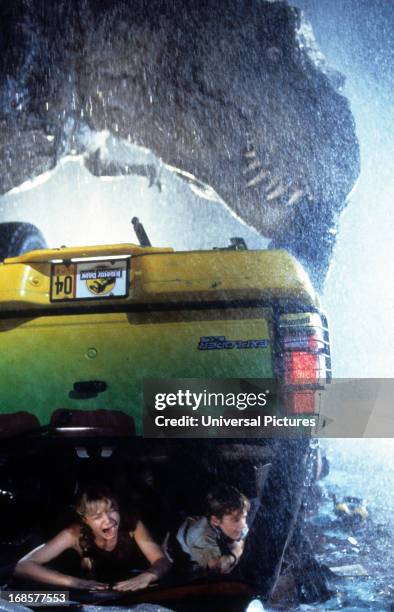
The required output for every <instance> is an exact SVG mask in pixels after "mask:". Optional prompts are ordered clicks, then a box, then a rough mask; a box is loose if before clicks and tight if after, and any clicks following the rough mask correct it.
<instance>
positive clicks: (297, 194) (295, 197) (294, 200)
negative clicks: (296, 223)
mask: <svg viewBox="0 0 394 612" xmlns="http://www.w3.org/2000/svg"><path fill="white" fill-rule="evenodd" d="M303 195H304V192H303V191H301V190H300V189H297V191H295V192H294V193H293V195H292V196H291V197H290V198H289V199H288V201H287V203H288V204H296V203H297V202H298V201H299V200H300V199H301V198H302V196H303Z"/></svg>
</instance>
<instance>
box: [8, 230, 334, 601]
mask: <svg viewBox="0 0 394 612" xmlns="http://www.w3.org/2000/svg"><path fill="white" fill-rule="evenodd" d="M0 346H1V349H0V350H1V364H2V367H1V370H0V433H1V448H2V449H3V456H4V457H6V461H5V464H4V465H6V466H7V472H6V474H7V476H5V472H4V473H3V474H2V478H3V483H2V485H1V486H2V489H4V490H10V492H11V493H10V495H11V497H10V498H9V499H8V502H7V503H8V504H9V505H8V506H7V512H8V513H9V514H8V516H9V521H10V522H11V523H12V521H14V520H15V518H14V517H15V516H18V509H17V508H19V506H18V503H21V502H20V500H23V507H25V504H26V503H27V501H26V500H29V499H37V498H39V499H40V504H39V505H40V513H41V514H40V516H42V515H44V516H45V515H46V513H47V516H48V525H49V523H50V517H52V516H53V514H54V508H55V509H58V508H60V507H62V506H64V504H66V503H67V501H68V503H69V499H70V496H71V494H72V491H74V490H75V487H76V484H77V483H78V482H80V481H81V479H85V480H86V479H88V478H89V477H90V476H91V475H92V474H94V475H95V477H97V474H99V475H100V477H102V478H103V479H104V480H105V479H107V480H111V479H112V480H113V479H114V477H115V476H114V475H116V481H117V482H118V483H121V484H120V485H119V486H123V487H126V488H128V487H135V488H136V489H138V490H139V491H142V493H141V495H142V497H143V498H144V499H148V500H149V504H148V505H149V507H150V510H148V511H147V513H148V515H149V514H150V515H152V509H153V508H155V509H156V510H157V513H158V515H159V517H160V518H159V519H156V522H155V519H152V516H151V517H150V518H151V523H153V528H152V529H153V531H155V530H156V532H157V533H160V534H161V535H162V532H163V531H164V530H165V528H168V525H170V526H171V525H173V526H174V525H175V524H176V521H177V519H179V516H184V515H185V514H187V513H189V512H196V508H198V507H199V504H201V499H202V498H203V495H204V493H205V492H206V490H207V488H209V486H210V485H211V484H212V483H214V482H217V481H218V479H219V480H223V479H225V480H226V481H229V482H230V483H232V484H235V485H236V486H238V487H239V488H240V489H242V490H243V491H244V492H245V493H246V494H247V495H248V496H249V497H251V498H254V499H257V500H258V503H259V504H260V507H261V508H263V509H264V513H263V514H264V517H265V518H264V521H263V524H261V525H260V527H256V528H255V533H256V535H255V537H254V541H253V546H254V548H255V563H253V566H252V567H251V569H250V572H249V574H248V572H246V575H245V578H244V580H243V581H241V582H242V584H241V583H239V584H238V587H237V586H236V587H234V588H235V591H231V589H230V591H231V593H232V594H231V597H232V598H233V597H235V595H234V592H235V593H238V595H237V596H239V597H241V599H242V598H243V597H246V595H247V596H249V595H250V594H251V593H257V594H267V593H268V592H269V591H271V590H272V588H273V586H274V583H275V581H276V579H277V577H278V575H279V570H280V564H281V561H282V559H283V552H284V550H285V548H286V546H287V544H288V542H289V541H290V539H291V532H292V530H293V528H294V524H295V517H296V515H297V512H298V508H299V506H300V503H301V494H300V491H302V488H303V483H304V480H305V474H306V459H307V457H308V455H309V454H310V447H309V441H308V439H307V437H302V436H301V438H299V439H295V440H292V439H285V440H284V439H277V437H275V435H274V434H272V432H271V433H270V435H269V436H267V437H265V436H264V433H262V432H260V433H259V435H254V436H252V437H247V436H246V437H239V436H238V437H237V436H236V435H234V436H231V435H227V436H226V437H224V438H223V439H220V438H219V437H218V438H209V436H207V437H206V439H203V440H200V439H199V440H195V439H184V438H182V439H173V438H172V439H171V438H170V437H165V436H164V437H163V436H162V437H161V438H160V437H158V439H150V438H147V437H146V436H144V418H143V417H144V393H143V391H144V381H146V380H152V379H155V380H169V379H170V380H171V379H177V380H180V379H182V380H185V379H186V380H190V379H193V380H194V381H195V380H196V379H204V380H207V379H221V380H222V379H225V380H228V379H231V380H232V379H237V380H243V381H250V380H251V379H253V380H255V379H262V380H265V381H267V380H271V381H274V382H275V383H276V384H277V386H276V392H275V398H274V400H273V402H272V405H271V408H272V414H275V415H276V416H277V417H278V418H281V417H283V416H284V415H290V416H292V417H295V416H296V417H298V416H301V417H302V416H305V415H307V416H308V415H309V416H310V415H314V414H315V413H316V411H317V409H318V399H319V393H320V389H321V387H322V382H326V381H327V380H328V379H329V376H330V355H329V341H328V330H327V325H326V320H325V317H324V315H323V314H322V313H321V312H320V309H319V302H318V298H317V296H316V294H315V292H314V290H313V287H312V286H311V284H310V281H309V279H308V277H307V275H306V273H305V271H304V270H303V269H302V267H301V266H300V264H299V263H298V262H297V261H296V260H295V259H294V258H293V257H291V256H290V255H289V254H288V253H287V252H285V251H269V250H267V251H248V250H246V249H245V248H244V245H243V244H242V243H240V242H239V241H236V240H233V243H232V245H231V246H230V247H229V248H226V249H215V250H212V251H193V252H176V251H174V250H173V249H171V248H153V247H151V246H147V245H146V246H141V245H135V244H118V245H108V246H96V247H81V248H74V247H73V248H66V247H62V248H59V249H39V250H35V251H30V252H27V253H23V254H20V255H17V256H14V257H9V258H6V259H4V261H3V263H2V264H0ZM218 410H220V409H218ZM309 433H310V432H309ZM27 441H28V443H27ZM27 473H28V474H29V475H30V476H29V477H28V478H27V476H26V474H27ZM223 474H224V475H225V476H223ZM191 475H192V478H193V487H192V488H191V487H190V477H191ZM4 479H5V480H6V481H7V482H5V480H4ZM26 480H28V481H29V485H28V486H27V485H26ZM22 481H23V483H24V484H23V486H22V485H21V482H22ZM37 482H39V489H40V492H39V495H38V493H37V488H36V487H37V486H38V485H37ZM125 483H127V484H125ZM278 483H280V486H279V487H278ZM7 487H8V488H7ZM283 491H286V494H285V497H283ZM18 495H19V497H18ZM284 500H285V501H284ZM49 508H50V510H49ZM174 509H176V511H175V510H174ZM271 520H275V521H276V527H275V529H273V530H271V531H270V530H269V529H268V528H267V526H268V525H269V524H270V521H271ZM9 521H5V524H7V525H8V526H9V524H10V522H9ZM147 522H148V524H149V517H148V520H147ZM15 529H16V528H15ZM31 529H33V527H31ZM17 531H18V530H17ZM18 533H19V531H18ZM19 535H20V534H19ZM0 536H1V534H0ZM16 539H17V538H16V536H15V541H16ZM245 584H247V590H246V591H245V588H246V587H245ZM195 586H196V585H195ZM196 588H197V587H196ZM214 588H216V587H214V586H212V589H214ZM228 588H229V587H228ZM179 589H180V587H179V585H178V586H177V589H176V595H175V596H174V595H173V594H172V595H171V593H170V591H171V589H170V591H168V590H167V591H166V595H165V596H164V595H163V596H160V592H159V594H158V595H157V596H155V597H156V599H155V598H153V599H151V600H152V601H160V602H164V601H171V600H172V597H173V596H174V597H175V598H176V599H179V598H181V597H182V594H180V593H181V590H179ZM237 589H238V591H237ZM208 591H209V589H208ZM230 591H223V592H222V594H223V593H225V594H226V593H227V594H228V593H230ZM204 592H205V591H204ZM212 592H213V591H212V590H211V591H209V592H208V595H209V593H210V595H209V597H210V598H211V599H212ZM187 593H189V595H190V592H187ZM187 593H186V595H185V597H186V596H189V595H187ZM196 593H197V591H196ZM196 593H195V595H196V596H197V595H198V593H197V594H196ZM200 594H201V593H200ZM205 595H207V593H205ZM201 596H202V595H201ZM160 597H161V598H160ZM215 597H216V596H215ZM148 600H149V599H148ZM148 600H146V599H144V601H148ZM215 601H216V604H215V606H216V608H215V609H217V610H219V609H221V608H220V605H219V604H218V603H217V600H216V599H215ZM226 601H227V604H226V605H227V606H228V599H227V600H226ZM204 605H205V604H204ZM223 605H224V604H223ZM226 605H224V609H230V608H228V607H226ZM182 609H185V610H186V609H187V608H186V607H184V608H182ZM207 609H208V608H207ZM239 609H241V608H239Z"/></svg>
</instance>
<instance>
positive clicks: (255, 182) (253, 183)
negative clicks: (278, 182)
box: [246, 168, 270, 187]
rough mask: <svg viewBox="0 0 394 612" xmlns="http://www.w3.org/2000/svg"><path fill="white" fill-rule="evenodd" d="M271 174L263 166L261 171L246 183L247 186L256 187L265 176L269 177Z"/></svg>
mask: <svg viewBox="0 0 394 612" xmlns="http://www.w3.org/2000/svg"><path fill="white" fill-rule="evenodd" d="M269 175H270V173H269V171H268V170H264V168H262V169H261V170H260V172H259V173H258V174H257V175H256V176H255V177H254V178H252V179H251V180H250V181H248V182H247V183H246V186H247V187H255V186H256V185H258V184H259V183H261V181H263V180H264V179H265V178H267V177H269Z"/></svg>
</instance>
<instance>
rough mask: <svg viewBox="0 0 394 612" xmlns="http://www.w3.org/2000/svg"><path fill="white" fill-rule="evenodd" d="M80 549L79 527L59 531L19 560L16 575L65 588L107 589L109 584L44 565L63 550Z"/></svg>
mask: <svg viewBox="0 0 394 612" xmlns="http://www.w3.org/2000/svg"><path fill="white" fill-rule="evenodd" d="M70 548H72V549H74V550H76V551H78V552H79V550H78V535H77V529H76V528H73V527H70V528H69V529H64V530H63V531H61V532H60V533H58V534H57V535H56V536H55V537H54V538H53V539H52V540H50V541H49V542H46V543H45V544H42V545H41V546H39V547H38V548H35V549H34V550H32V551H31V552H29V553H28V554H27V555H26V556H25V557H23V558H22V559H21V560H20V561H18V563H17V565H16V568H15V572H14V574H15V576H18V577H21V578H29V579H31V580H35V581H37V582H44V583H46V584H53V585H56V586H62V587H65V588H73V589H105V588H108V586H107V585H105V584H101V583H99V582H95V581H94V580H83V579H81V578H76V577H74V576H68V575H67V574H62V573H61V572H57V571H56V570H52V569H49V568H47V567H44V566H45V564H46V563H49V562H50V561H52V560H53V559H56V557H58V556H59V555H60V554H61V553H62V552H64V551H65V550H68V549H70Z"/></svg>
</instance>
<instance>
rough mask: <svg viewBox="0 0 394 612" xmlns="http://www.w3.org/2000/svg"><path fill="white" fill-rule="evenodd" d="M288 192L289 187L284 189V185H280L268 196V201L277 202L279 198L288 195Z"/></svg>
mask: <svg viewBox="0 0 394 612" xmlns="http://www.w3.org/2000/svg"><path fill="white" fill-rule="evenodd" d="M286 191H287V187H284V186H283V185H282V183H279V185H278V186H277V188H276V189H274V191H271V193H269V194H268V195H267V201H268V202H271V201H272V200H276V198H279V196H281V195H283V194H284V193H286Z"/></svg>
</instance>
